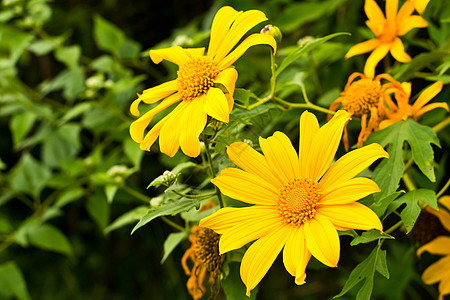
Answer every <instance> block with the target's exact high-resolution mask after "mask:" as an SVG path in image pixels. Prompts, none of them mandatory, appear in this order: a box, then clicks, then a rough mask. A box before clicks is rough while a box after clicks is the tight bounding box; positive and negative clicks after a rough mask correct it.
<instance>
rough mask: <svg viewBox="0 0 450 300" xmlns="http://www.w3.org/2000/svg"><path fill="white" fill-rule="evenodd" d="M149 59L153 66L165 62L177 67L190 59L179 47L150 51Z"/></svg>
mask: <svg viewBox="0 0 450 300" xmlns="http://www.w3.org/2000/svg"><path fill="white" fill-rule="evenodd" d="M150 58H151V60H152V61H153V62H154V63H155V64H159V63H160V62H162V61H163V60H167V61H170V62H172V63H174V64H177V65H179V66H181V65H184V64H185V63H186V62H187V61H188V60H189V59H190V57H189V55H188V54H187V53H186V52H185V51H184V49H183V48H181V47H180V46H173V47H170V48H164V49H157V50H150Z"/></svg>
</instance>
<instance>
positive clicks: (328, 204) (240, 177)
mask: <svg viewBox="0 0 450 300" xmlns="http://www.w3.org/2000/svg"><path fill="white" fill-rule="evenodd" d="M349 119H350V114H349V113H348V112H346V111H343V110H340V111H338V112H337V113H336V114H335V116H334V117H333V118H332V119H331V120H330V121H329V122H328V123H327V124H326V125H324V126H322V127H321V128H319V123H318V121H317V118H316V117H315V116H314V115H313V114H311V113H309V112H304V113H303V114H302V116H301V118H300V147H299V154H298V155H297V153H296V151H295V149H294V147H293V146H292V144H291V141H290V140H289V138H288V137H287V136H286V135H285V134H284V133H282V132H275V133H274V135H273V136H271V137H269V138H267V139H264V138H260V139H259V144H260V146H261V149H262V152H263V153H264V155H261V154H260V153H258V152H257V151H255V150H254V149H253V148H251V147H250V146H249V145H248V144H245V143H233V144H232V145H230V146H229V147H228V149H227V153H228V156H229V158H230V159H231V161H233V163H234V164H236V165H237V166H238V167H240V168H242V170H240V169H237V168H226V169H223V170H222V171H221V172H220V174H219V176H217V177H216V178H215V179H213V180H212V182H213V183H214V184H215V185H216V186H217V187H219V189H220V190H221V191H222V193H224V194H225V195H227V196H229V197H231V198H234V199H237V200H240V201H243V202H246V203H249V204H254V205H253V206H250V207H244V208H231V207H226V208H222V209H220V210H218V211H217V212H216V213H214V214H212V215H211V216H209V217H207V218H205V219H202V220H201V221H200V226H202V227H207V228H211V229H213V230H214V231H215V232H217V233H218V234H221V237H220V242H219V250H220V253H225V252H228V251H231V250H234V249H238V248H240V247H242V246H244V245H245V244H247V243H249V242H251V241H253V240H257V241H255V242H254V243H253V244H252V245H251V246H250V247H249V248H248V250H247V251H246V252H245V255H244V257H243V259H242V262H241V278H242V280H243V282H244V283H245V285H246V286H247V295H250V291H251V290H252V289H254V288H255V287H256V285H258V283H259V282H260V281H261V279H262V278H263V277H264V275H265V274H266V273H267V271H268V270H269V268H270V266H271V265H272V263H273V262H274V260H275V259H276V257H277V256H278V254H279V253H280V251H281V250H282V249H283V248H284V250H283V262H284V265H285V267H286V270H287V271H288V272H289V273H290V274H291V275H292V276H294V277H295V283H296V284H299V285H300V284H304V283H305V278H306V274H305V268H306V265H307V264H308V261H309V260H310V258H311V255H313V256H314V257H316V258H317V259H318V260H319V261H321V262H322V263H324V264H325V265H327V266H330V267H336V266H337V263H338V261H339V255H340V245H339V236H338V233H337V230H350V229H361V230H369V229H372V228H376V229H378V230H382V225H381V222H380V220H379V219H378V217H377V215H376V214H375V213H374V212H373V211H372V210H370V209H369V208H368V207H366V206H364V205H362V204H360V203H358V202H356V201H357V200H359V199H361V198H363V197H365V196H367V195H370V194H372V193H375V192H378V191H379V190H380V189H379V188H378V186H377V185H376V184H375V182H373V181H372V180H370V179H368V178H362V177H357V178H353V177H355V176H356V175H357V174H359V173H360V172H361V171H362V170H364V169H365V168H367V167H368V166H369V165H370V164H371V163H373V162H374V161H375V160H376V159H378V158H380V157H388V154H387V153H386V152H385V151H384V150H383V148H382V147H381V146H380V145H378V144H371V145H369V146H366V147H363V148H360V149H357V150H354V151H351V152H349V153H347V154H346V155H344V156H343V157H341V158H340V159H339V160H338V161H336V162H335V163H334V164H333V165H332V166H331V167H330V164H331V162H332V161H333V159H334V155H335V153H336V151H337V148H338V146H339V141H340V139H341V137H342V131H343V128H344V126H345V124H346V123H347V122H348V120H349Z"/></svg>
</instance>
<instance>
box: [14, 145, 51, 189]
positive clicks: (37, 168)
mask: <svg viewBox="0 0 450 300" xmlns="http://www.w3.org/2000/svg"><path fill="white" fill-rule="evenodd" d="M50 176H51V172H50V170H49V169H48V168H47V167H46V166H44V165H42V164H41V163H40V162H38V161H37V160H35V159H34V158H33V157H32V156H31V155H30V154H29V153H25V154H24V155H22V158H21V159H20V162H19V163H18V164H17V168H16V170H15V171H14V175H13V178H12V182H11V186H12V188H13V189H14V190H15V191H19V192H24V193H27V194H31V195H33V196H37V195H39V194H40V193H41V191H42V189H43V188H44V187H45V185H46V183H47V180H48V179H49V178H50Z"/></svg>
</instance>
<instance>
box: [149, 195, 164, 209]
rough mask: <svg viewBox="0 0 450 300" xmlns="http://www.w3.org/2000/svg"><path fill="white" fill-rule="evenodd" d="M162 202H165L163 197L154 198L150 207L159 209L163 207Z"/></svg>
mask: <svg viewBox="0 0 450 300" xmlns="http://www.w3.org/2000/svg"><path fill="white" fill-rule="evenodd" d="M162 200H163V197H161V196H158V197H154V198H152V200H150V206H151V207H158V206H160V205H161V202H162Z"/></svg>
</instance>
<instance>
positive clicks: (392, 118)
mask: <svg viewBox="0 0 450 300" xmlns="http://www.w3.org/2000/svg"><path fill="white" fill-rule="evenodd" d="M442 86H443V83H442V81H437V82H435V83H434V84H432V85H431V86H430V87H428V88H427V89H426V90H424V91H423V92H422V94H420V96H419V97H418V98H417V100H416V101H415V102H414V104H413V105H410V104H409V99H410V97H411V83H410V82H403V83H401V85H399V86H398V87H397V88H396V89H395V92H394V96H395V99H396V100H397V104H395V103H394V102H390V103H388V107H387V109H386V110H385V111H386V116H387V119H386V120H383V121H381V123H380V129H383V128H386V127H387V126H390V125H392V124H394V123H396V122H398V121H401V120H406V119H407V118H409V117H411V118H414V120H416V121H417V120H419V119H420V117H422V115H423V114H424V113H426V112H428V111H430V110H432V109H435V108H438V107H441V108H444V109H446V110H447V111H448V110H449V108H448V104H447V103H445V102H437V103H431V104H428V105H426V104H427V103H428V102H430V100H431V99H433V98H434V97H435V96H436V95H437V94H438V93H439V92H440V91H441V90H442Z"/></svg>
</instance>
